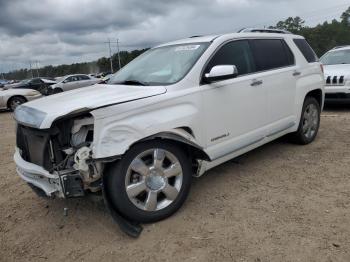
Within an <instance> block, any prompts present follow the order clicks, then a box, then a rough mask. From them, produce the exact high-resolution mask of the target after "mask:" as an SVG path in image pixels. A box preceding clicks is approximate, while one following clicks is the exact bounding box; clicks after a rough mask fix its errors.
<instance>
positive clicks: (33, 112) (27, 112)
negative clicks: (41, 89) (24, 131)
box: [14, 105, 46, 128]
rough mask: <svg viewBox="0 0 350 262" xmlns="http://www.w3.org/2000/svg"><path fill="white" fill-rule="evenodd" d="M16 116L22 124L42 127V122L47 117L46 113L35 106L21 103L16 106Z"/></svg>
mask: <svg viewBox="0 0 350 262" xmlns="http://www.w3.org/2000/svg"><path fill="white" fill-rule="evenodd" d="M14 117H15V119H16V121H17V122H18V123H20V124H23V125H26V126H31V127H35V128H40V125H41V123H42V122H43V121H44V119H45V117H46V113H44V112H41V111H39V110H37V109H35V108H31V107H28V106H24V105H20V106H18V107H17V108H16V110H15V114H14Z"/></svg>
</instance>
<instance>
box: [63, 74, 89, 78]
mask: <svg viewBox="0 0 350 262" xmlns="http://www.w3.org/2000/svg"><path fill="white" fill-rule="evenodd" d="M71 76H88V75H86V74H73V75H66V76H64V78H67V77H71Z"/></svg>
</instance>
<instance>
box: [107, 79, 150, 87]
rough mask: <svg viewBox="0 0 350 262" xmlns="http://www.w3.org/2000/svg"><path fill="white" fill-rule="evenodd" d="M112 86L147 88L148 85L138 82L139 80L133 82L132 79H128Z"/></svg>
mask: <svg viewBox="0 0 350 262" xmlns="http://www.w3.org/2000/svg"><path fill="white" fill-rule="evenodd" d="M114 84H117V85H131V86H133V85H136V86H147V85H148V83H146V82H142V81H139V80H133V79H128V80H125V81H123V82H117V83H114Z"/></svg>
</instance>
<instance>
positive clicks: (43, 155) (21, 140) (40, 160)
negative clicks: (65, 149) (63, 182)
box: [16, 125, 52, 170]
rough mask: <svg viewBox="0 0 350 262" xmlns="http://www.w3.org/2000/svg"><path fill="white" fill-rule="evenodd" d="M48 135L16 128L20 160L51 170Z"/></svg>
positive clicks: (35, 130) (43, 131)
mask: <svg viewBox="0 0 350 262" xmlns="http://www.w3.org/2000/svg"><path fill="white" fill-rule="evenodd" d="M49 140H50V134H49V133H48V132H47V131H45V130H38V129H34V128H30V127H26V126H22V125H18V126H17V134H16V144H17V147H18V148H19V149H20V153H21V156H22V158H23V159H24V160H25V161H27V162H30V163H33V164H36V165H39V166H41V167H43V168H45V169H46V170H51V169H52V163H51V161H50V153H49Z"/></svg>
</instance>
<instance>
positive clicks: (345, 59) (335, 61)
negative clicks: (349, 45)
mask: <svg viewBox="0 0 350 262" xmlns="http://www.w3.org/2000/svg"><path fill="white" fill-rule="evenodd" d="M320 61H321V63H322V64H324V65H339V64H350V49H349V50H339V51H332V52H329V53H327V54H325V55H324V56H323V57H321V59H320Z"/></svg>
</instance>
